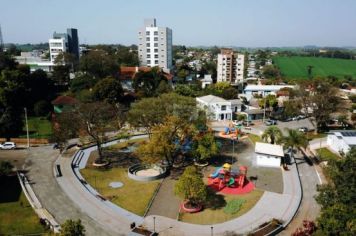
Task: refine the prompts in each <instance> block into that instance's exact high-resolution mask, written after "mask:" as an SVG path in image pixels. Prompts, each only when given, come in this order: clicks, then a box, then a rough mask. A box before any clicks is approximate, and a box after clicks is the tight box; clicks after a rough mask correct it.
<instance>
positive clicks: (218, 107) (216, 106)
mask: <svg viewBox="0 0 356 236" xmlns="http://www.w3.org/2000/svg"><path fill="white" fill-rule="evenodd" d="M196 101H197V105H198V107H200V108H201V109H204V110H206V111H207V116H208V117H209V118H210V119H212V120H232V119H233V114H234V113H235V112H239V111H241V105H242V102H241V101H240V100H238V99H234V100H226V99H223V98H220V97H217V96H214V95H207V96H203V97H197V98H196Z"/></svg>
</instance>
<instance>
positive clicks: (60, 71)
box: [52, 65, 70, 86]
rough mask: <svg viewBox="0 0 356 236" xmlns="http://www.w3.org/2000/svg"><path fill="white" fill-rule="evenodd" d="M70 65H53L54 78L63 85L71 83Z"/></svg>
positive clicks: (58, 83)
mask: <svg viewBox="0 0 356 236" xmlns="http://www.w3.org/2000/svg"><path fill="white" fill-rule="evenodd" d="M69 71H70V66H69V65H56V66H54V67H53V71H52V80H53V81H54V82H55V83H56V84H57V85H61V86H66V85H68V83H69V79H70V77H69Z"/></svg>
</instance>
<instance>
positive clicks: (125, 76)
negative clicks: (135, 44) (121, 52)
mask: <svg viewBox="0 0 356 236" xmlns="http://www.w3.org/2000/svg"><path fill="white" fill-rule="evenodd" d="M151 70H152V67H145V66H140V67H138V66H121V67H120V81H121V85H122V87H123V88H124V89H126V90H133V88H132V81H133V79H134V78H135V75H136V73H138V72H139V71H142V72H148V71H151ZM162 73H163V75H164V76H165V77H166V79H167V81H169V82H170V81H172V79H173V75H171V74H169V73H165V72H162Z"/></svg>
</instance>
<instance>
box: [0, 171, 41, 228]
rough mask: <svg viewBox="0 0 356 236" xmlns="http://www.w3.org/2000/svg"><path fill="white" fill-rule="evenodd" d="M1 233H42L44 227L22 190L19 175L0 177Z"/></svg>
mask: <svg viewBox="0 0 356 236" xmlns="http://www.w3.org/2000/svg"><path fill="white" fill-rule="evenodd" d="M0 188H1V194H0V235H24V234H36V235H37V234H38V235H40V234H42V233H44V232H45V230H44V228H43V227H42V226H41V225H40V223H39V218H38V217H37V215H36V213H35V212H34V210H33V209H32V207H31V205H30V204H29V203H28V201H27V199H26V196H25V194H24V193H23V192H22V189H21V186H20V183H19V181H18V179H17V176H11V177H0Z"/></svg>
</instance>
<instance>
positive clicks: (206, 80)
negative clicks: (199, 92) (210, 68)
mask: <svg viewBox="0 0 356 236" xmlns="http://www.w3.org/2000/svg"><path fill="white" fill-rule="evenodd" d="M200 82H201V87H202V89H205V87H207V86H209V85H211V84H212V83H213V79H212V78H211V75H204V78H203V79H201V80H200Z"/></svg>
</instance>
